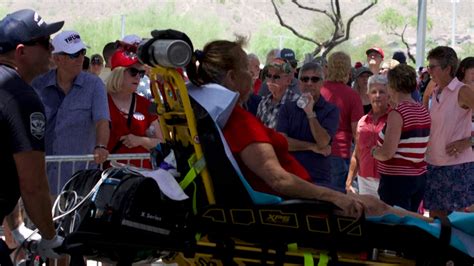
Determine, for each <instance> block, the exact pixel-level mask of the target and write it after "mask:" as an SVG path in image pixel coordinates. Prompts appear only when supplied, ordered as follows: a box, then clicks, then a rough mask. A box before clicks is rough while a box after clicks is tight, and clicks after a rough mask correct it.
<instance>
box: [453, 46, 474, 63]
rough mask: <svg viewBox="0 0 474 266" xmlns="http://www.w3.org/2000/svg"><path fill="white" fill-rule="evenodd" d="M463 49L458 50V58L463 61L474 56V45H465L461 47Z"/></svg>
mask: <svg viewBox="0 0 474 266" xmlns="http://www.w3.org/2000/svg"><path fill="white" fill-rule="evenodd" d="M460 48H461V49H456V51H457V52H458V58H460V59H462V58H465V57H468V56H474V44H473V43H465V44H463V45H461V47H460Z"/></svg>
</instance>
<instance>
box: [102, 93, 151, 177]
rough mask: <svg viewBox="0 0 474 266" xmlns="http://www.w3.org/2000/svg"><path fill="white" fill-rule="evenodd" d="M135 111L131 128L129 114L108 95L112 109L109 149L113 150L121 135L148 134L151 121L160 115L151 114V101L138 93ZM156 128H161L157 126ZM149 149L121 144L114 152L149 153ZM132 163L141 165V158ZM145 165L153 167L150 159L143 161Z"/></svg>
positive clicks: (110, 109) (131, 162)
mask: <svg viewBox="0 0 474 266" xmlns="http://www.w3.org/2000/svg"><path fill="white" fill-rule="evenodd" d="M135 97H136V98H135V112H134V115H133V116H132V123H131V124H130V128H128V126H127V120H128V115H127V114H124V113H123V112H121V111H120V110H119V109H118V108H117V106H115V103H114V101H113V100H112V97H110V95H107V98H108V101H109V111H110V120H111V121H110V123H111V129H110V138H109V144H108V145H107V149H108V150H109V151H112V149H113V148H114V146H115V145H116V144H117V143H118V142H119V141H120V137H122V136H124V135H128V134H133V135H136V136H146V130H147V129H148V128H149V127H150V125H151V122H153V121H155V120H156V119H157V118H158V117H157V116H156V115H153V114H150V112H149V111H148V107H149V106H150V104H151V103H150V101H149V100H147V99H146V98H145V97H142V96H140V95H138V94H135ZM155 130H160V129H159V128H156V129H155ZM148 152H150V151H149V150H147V149H145V148H143V147H142V146H138V147H134V148H127V147H126V146H125V145H123V144H122V145H121V146H120V148H119V149H118V150H117V151H115V152H114V153H148ZM120 162H121V163H127V161H120ZM130 164H133V165H135V166H137V167H140V160H132V161H130ZM143 167H145V168H151V164H150V160H144V161H143Z"/></svg>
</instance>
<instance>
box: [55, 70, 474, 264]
mask: <svg viewBox="0 0 474 266" xmlns="http://www.w3.org/2000/svg"><path fill="white" fill-rule="evenodd" d="M151 84H152V93H153V95H154V97H155V102H156V103H157V111H158V114H159V122H160V126H161V130H162V132H163V136H164V139H165V142H164V143H162V144H160V146H159V147H158V149H157V151H155V157H156V162H155V163H156V165H159V166H160V167H161V169H162V170H163V169H164V170H163V171H162V174H163V176H164V175H166V176H167V178H168V177H169V176H170V175H171V176H172V177H173V178H174V179H175V180H176V183H177V184H179V187H180V189H182V191H183V192H184V193H185V194H186V195H187V198H186V199H180V200H174V199H172V197H171V196H170V195H169V194H167V193H166V192H164V188H163V185H160V184H159V183H157V182H156V180H154V179H153V178H150V177H145V176H144V175H142V174H141V173H139V172H137V171H135V170H133V169H129V168H115V169H114V168H111V169H107V170H104V171H101V170H85V171H80V172H78V173H76V174H75V176H74V177H73V178H72V179H71V181H70V183H68V184H67V185H66V186H65V188H64V193H63V194H62V197H63V198H62V200H61V202H60V204H59V205H60V208H62V209H65V210H71V211H68V212H70V213H69V214H68V215H64V218H63V219H61V221H60V227H61V229H62V231H63V234H64V235H65V242H64V249H65V251H66V252H67V253H69V254H70V255H71V257H72V264H77V265H83V259H82V257H83V256H86V257H88V258H90V259H94V260H100V261H105V262H114V263H117V265H131V264H132V263H133V262H137V261H142V262H144V261H151V260H154V259H158V258H160V259H162V260H163V261H166V262H169V263H171V262H175V263H178V265H446V264H447V263H448V264H449V263H454V264H455V265H473V263H474V259H473V257H472V256H473V254H474V253H472V247H470V246H469V244H472V243H473V242H472V241H473V239H474V232H473V231H474V228H472V227H473V226H472V224H471V225H468V226H467V227H466V226H464V228H463V226H460V225H459V224H458V222H459V220H462V221H463V222H466V220H467V221H469V219H471V218H472V216H470V217H469V215H462V214H458V216H457V217H454V218H453V217H451V221H450V220H443V221H440V222H437V224H435V225H430V224H427V223H425V222H423V221H416V219H414V218H413V219H411V218H408V217H404V218H402V217H391V216H387V217H360V218H357V219H356V218H350V217H343V216H338V215H336V214H335V210H336V209H337V207H336V206H334V205H333V204H331V203H329V202H322V201H309V200H302V199H283V198H280V197H278V196H275V195H269V194H265V193H260V192H257V191H254V190H253V189H252V187H250V185H249V184H248V183H247V181H246V180H245V178H244V177H243V176H242V174H241V172H240V170H239V168H238V165H237V164H236V162H235V159H234V158H233V156H232V154H231V153H230V152H229V149H228V147H227V144H226V142H225V139H224V138H223V137H222V131H221V129H222V128H223V126H224V125H225V122H226V121H227V119H228V117H229V114H230V111H231V110H232V108H233V107H234V105H235V104H236V99H237V98H236V97H237V95H235V94H234V93H232V92H229V91H228V90H226V89H225V88H222V87H220V86H219V85H216V84H211V85H207V86H206V87H205V88H196V87H193V86H191V85H188V87H187V86H186V85H185V82H184V79H183V77H182V75H181V74H180V73H179V72H178V71H176V70H175V69H172V68H163V67H160V66H157V67H154V68H152V70H151ZM215 99H218V101H216V100H215ZM243 133H244V132H243ZM170 158H172V160H169V159H170ZM167 159H168V160H167ZM170 173H171V174H170ZM168 185H170V186H172V185H173V184H171V183H170V184H168ZM78 201H83V202H81V204H80V205H79V204H77V202H78ZM76 206H78V207H76ZM460 217H461V218H460ZM471 221H472V220H471ZM453 222H454V223H455V224H454V225H453ZM461 223H462V222H461ZM467 223H469V222H467ZM469 226H471V228H469ZM460 228H462V230H461V229H460ZM466 228H467V229H466Z"/></svg>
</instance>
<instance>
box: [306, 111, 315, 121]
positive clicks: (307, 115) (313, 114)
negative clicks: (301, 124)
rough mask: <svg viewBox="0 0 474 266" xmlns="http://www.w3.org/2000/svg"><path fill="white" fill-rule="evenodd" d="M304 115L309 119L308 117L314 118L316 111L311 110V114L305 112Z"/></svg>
mask: <svg viewBox="0 0 474 266" xmlns="http://www.w3.org/2000/svg"><path fill="white" fill-rule="evenodd" d="M306 117H307V118H308V119H310V118H316V112H315V111H313V112H311V114H306Z"/></svg>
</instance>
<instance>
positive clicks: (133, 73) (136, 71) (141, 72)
mask: <svg viewBox="0 0 474 266" xmlns="http://www.w3.org/2000/svg"><path fill="white" fill-rule="evenodd" d="M127 71H128V74H130V76H132V77H133V78H134V77H136V76H137V75H139V76H140V78H143V77H144V76H145V70H139V69H136V68H134V67H131V68H127Z"/></svg>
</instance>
